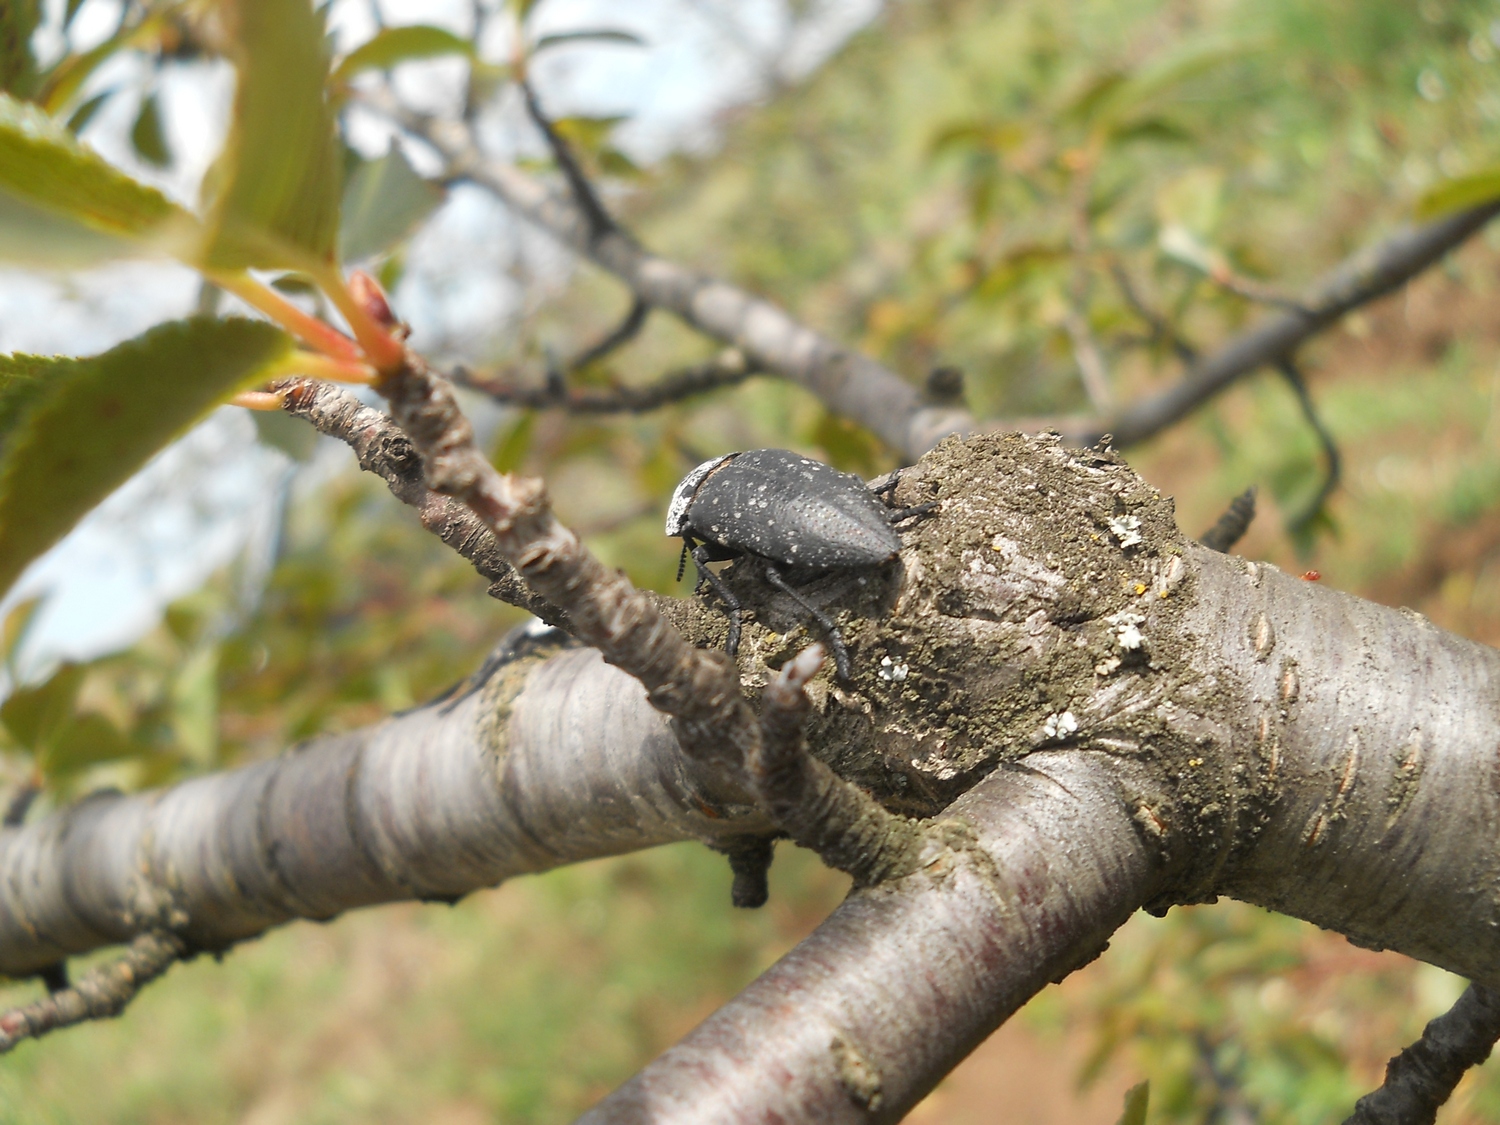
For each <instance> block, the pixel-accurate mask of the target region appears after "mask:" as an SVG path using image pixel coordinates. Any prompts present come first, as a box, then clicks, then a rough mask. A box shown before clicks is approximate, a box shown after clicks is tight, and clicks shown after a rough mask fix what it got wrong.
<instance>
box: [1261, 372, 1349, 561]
mask: <svg viewBox="0 0 1500 1125" xmlns="http://www.w3.org/2000/svg"><path fill="white" fill-rule="evenodd" d="M1276 369H1277V370H1278V371H1280V372H1281V376H1282V378H1283V379H1285V380H1286V381H1287V384H1288V385H1289V386H1290V387H1291V388H1292V393H1293V394H1295V395H1296V396H1297V405H1298V406H1300V407H1301V408H1302V417H1303V418H1305V419H1307V424H1308V425H1309V426H1311V427H1312V429H1313V433H1315V434H1317V435H1318V444H1319V445H1321V446H1322V447H1323V482H1322V483H1321V484H1320V485H1318V491H1317V492H1316V493H1315V494H1314V495H1313V498H1312V499H1311V500H1309V501H1308V502H1307V505H1306V506H1305V507H1304V508H1303V509H1302V511H1300V512H1298V513H1297V514H1296V515H1295V516H1293V517H1292V518H1291V519H1289V520H1287V524H1286V528H1287V531H1288V532H1289V533H1290V534H1291V536H1292V538H1294V539H1295V538H1298V537H1299V536H1301V535H1302V534H1304V533H1305V532H1306V531H1307V529H1308V528H1309V527H1311V526H1312V523H1313V521H1314V520H1316V519H1317V518H1318V516H1319V515H1320V514H1321V513H1322V511H1323V505H1324V504H1326V503H1327V502H1328V498H1329V497H1330V496H1332V495H1333V491H1334V489H1336V488H1338V486H1339V479H1340V478H1341V477H1342V476H1343V471H1344V469H1343V466H1344V461H1343V457H1342V456H1341V455H1340V453H1339V447H1338V443H1337V442H1335V441H1334V440H1333V435H1332V434H1331V433H1329V432H1328V427H1327V426H1325V425H1324V424H1323V419H1322V418H1321V417H1320V416H1319V414H1318V409H1317V407H1316V406H1314V405H1313V400H1312V395H1311V394H1309V393H1308V390H1307V380H1306V379H1304V378H1303V377H1302V371H1301V369H1300V368H1299V367H1298V366H1297V363H1296V361H1295V360H1293V359H1292V358H1291V357H1290V356H1287V357H1285V358H1283V359H1282V360H1280V361H1279V362H1278V363H1277V364H1276Z"/></svg>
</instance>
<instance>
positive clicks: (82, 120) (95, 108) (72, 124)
mask: <svg viewBox="0 0 1500 1125" xmlns="http://www.w3.org/2000/svg"><path fill="white" fill-rule="evenodd" d="M114 96H115V88H114V87H113V86H111V87H110V88H109V89H108V90H104V91H102V92H101V93H98V94H95V95H94V96H93V97H92V98H90V99H89V100H88V101H86V102H84V103H83V104H82V105H81V106H79V107H78V108H77V109H75V110H74V111H73V113H72V115H71V116H69V118H68V132H70V133H72V134H73V135H74V136H77V135H78V134H79V133H81V132H83V131H84V130H85V129H86V128H88V124H89V122H90V121H92V120H93V119H94V114H96V113H98V112H99V111H100V110H101V109H103V108H104V103H105V102H107V101H109V99H110V98H112V97H114Z"/></svg>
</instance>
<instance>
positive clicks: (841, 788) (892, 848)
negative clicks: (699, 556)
mask: <svg viewBox="0 0 1500 1125" xmlns="http://www.w3.org/2000/svg"><path fill="white" fill-rule="evenodd" d="M823 657H824V650H823V646H822V645H820V644H814V645H810V646H808V647H807V648H806V649H803V651H802V652H801V653H800V654H798V655H797V656H796V657H795V658H794V659H793V660H790V661H788V662H787V663H786V664H784V665H783V666H782V668H781V671H780V672H779V673H778V674H777V675H776V678H775V679H773V680H772V681H771V682H770V683H769V684H767V685H766V690H765V692H764V693H763V694H762V696H761V716H760V724H761V738H760V745H759V747H758V752H757V753H756V755H755V756H754V757H753V758H752V759H751V760H750V782H751V785H752V786H753V788H754V790H755V795H756V797H757V799H758V803H759V804H760V807H761V808H762V809H763V810H764V811H765V812H766V813H767V814H768V815H769V816H770V817H771V820H772V821H773V822H774V823H775V824H776V826H777V827H778V828H780V829H781V830H782V831H784V832H786V834H787V835H789V836H790V837H791V838H792V839H793V840H795V841H796V842H797V843H798V844H801V845H802V846H803V847H805V848H808V849H809V850H811V851H815V852H817V853H818V855H819V856H821V857H822V859H823V862H824V863H826V864H828V866H830V867H833V868H836V869H838V870H840V871H845V872H848V873H849V874H850V875H853V876H854V880H855V882H856V883H857V884H859V885H861V886H869V885H872V884H875V883H881V882H884V881H885V880H887V879H892V878H899V877H900V876H902V875H905V874H907V873H908V872H910V871H912V870H914V869H915V866H916V863H917V857H918V855H919V854H920V853H921V851H922V848H923V845H924V844H925V843H926V835H925V833H924V831H923V828H922V825H921V824H919V823H918V822H916V821H912V820H909V819H907V818H906V817H903V816H899V815H897V814H896V813H893V812H889V811H887V810H886V809H885V808H884V807H882V806H881V804H880V803H879V802H878V801H876V800H875V798H874V797H872V796H870V794H868V793H866V792H865V791H864V790H863V789H860V788H859V787H858V786H856V785H854V784H852V783H851V782H848V781H845V780H844V779H843V778H841V777H839V775H838V774H836V773H834V772H833V771H832V770H831V769H829V768H828V766H827V765H825V764H824V763H823V762H820V761H819V760H818V759H816V758H814V757H812V756H811V755H809V754H808V753H807V746H806V744H805V742H804V740H803V728H804V727H805V725H806V723H807V718H808V715H809V713H810V712H811V710H812V704H811V702H810V701H809V700H808V698H807V694H806V692H804V691H803V688H804V687H805V686H806V684H807V682H808V680H810V679H812V677H813V676H814V675H816V674H817V671H818V669H819V667H821V666H822V663H823Z"/></svg>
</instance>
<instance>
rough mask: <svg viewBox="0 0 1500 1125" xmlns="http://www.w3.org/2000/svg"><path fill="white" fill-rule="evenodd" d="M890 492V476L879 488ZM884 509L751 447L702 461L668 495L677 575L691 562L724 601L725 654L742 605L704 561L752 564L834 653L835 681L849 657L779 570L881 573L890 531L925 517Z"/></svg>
mask: <svg viewBox="0 0 1500 1125" xmlns="http://www.w3.org/2000/svg"><path fill="white" fill-rule="evenodd" d="M894 486H895V480H894V479H893V480H892V481H891V483H890V484H888V485H887V486H886V490H889V489H890V488H893V487H894ZM933 507H935V505H934V504H923V505H920V506H918V507H916V508H906V509H898V510H896V511H892V510H891V509H889V508H887V507H886V506H885V505H884V504H883V503H881V501H880V500H879V498H878V497H877V494H876V493H875V492H873V491H871V490H870V488H868V487H867V486H866V485H865V482H864V481H862V480H860V478H859V477H857V476H854V475H852V474H850V473H841V472H839V471H838V470H837V469H834V468H832V467H830V466H828V465H825V464H823V463H822V462H821V461H814V460H812V459H811V458H808V457H803V456H801V455H799V454H796V453H793V452H791V451H790V450H787V449H752V450H750V451H748V452H745V453H727V454H725V455H724V456H722V457H715V458H713V459H712V460H710V461H705V462H703V464H701V465H699V466H698V467H697V468H696V469H694V470H693V471H692V472H690V473H688V475H687V476H685V477H683V478H682V483H680V484H679V485H678V486H677V490H676V491H675V492H673V493H672V503H671V504H670V505H669V506H668V508H667V534H668V535H671V536H680V537H681V539H682V561H681V562H680V563H679V564H678V567H677V577H678V578H679V579H680V578H681V577H682V571H683V568H684V567H686V565H687V559H688V556H689V555H691V556H692V559H693V562H694V563H695V564H696V566H697V568H698V575H699V578H700V580H701V581H702V582H706V583H707V584H708V585H709V586H710V587H711V588H712V589H713V591H714V593H716V594H718V595H719V597H720V599H722V600H723V602H724V605H725V607H726V610H727V612H728V615H729V643H728V644H727V645H726V646H725V647H726V648H727V650H728V652H729V655H730V656H733V655H734V654H735V651H736V650H737V649H738V648H739V640H740V603H739V600H738V599H737V598H736V597H735V596H734V595H733V594H732V593H730V591H729V589H728V587H726V586H725V585H724V584H723V583H722V582H721V581H719V579H718V577H717V576H716V575H715V574H714V573H713V572H712V571H711V570H709V569H708V565H707V564H708V563H711V562H722V561H724V560H726V559H734V558H741V557H745V556H750V557H753V558H755V559H757V560H759V561H760V563H761V564H762V566H763V568H764V570H765V575H766V579H767V580H768V581H769V582H770V583H771V585H773V586H775V587H776V588H777V589H778V590H780V591H781V592H782V593H784V594H786V595H787V596H788V597H790V598H791V599H792V600H793V601H795V602H796V603H797V604H798V605H800V606H801V607H802V608H803V609H805V610H806V611H807V613H808V615H809V616H811V617H812V618H813V619H814V620H815V621H817V623H818V624H819V625H821V626H822V627H823V630H824V632H826V633H827V634H828V640H829V642H830V644H831V646H832V648H833V655H834V662H835V664H836V666H837V669H838V676H839V679H840V680H845V681H847V680H848V679H849V653H848V651H847V650H846V649H845V648H844V640H843V637H841V636H840V635H839V631H838V627H837V626H836V625H834V623H833V620H832V619H831V618H830V617H829V616H828V615H827V614H826V613H824V612H823V611H822V610H820V609H818V608H817V607H816V606H814V605H811V604H809V603H808V602H807V601H805V600H804V599H803V598H802V597H801V596H800V595H799V594H798V593H797V592H796V591H795V590H793V589H792V588H791V585H790V584H789V583H788V581H787V579H786V577H785V576H784V575H783V574H782V573H781V571H780V569H779V568H781V567H786V568H788V569H790V570H792V571H794V572H796V573H797V574H798V575H799V576H805V575H811V574H816V573H821V572H824V571H829V570H863V569H866V568H872V567H877V566H880V565H881V564H882V563H886V562H889V561H890V560H891V559H893V558H895V557H896V555H897V553H898V552H899V551H900V550H901V536H900V535H899V534H898V533H897V532H896V529H895V528H894V527H893V526H892V525H893V524H895V523H899V522H901V521H902V520H904V519H907V518H909V517H910V516H914V515H919V514H921V513H923V512H927V511H930V510H932V508H933Z"/></svg>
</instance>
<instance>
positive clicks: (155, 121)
mask: <svg viewBox="0 0 1500 1125" xmlns="http://www.w3.org/2000/svg"><path fill="white" fill-rule="evenodd" d="M130 147H131V148H133V149H135V153H136V155H137V156H139V157H140V158H141V159H142V160H144V161H145V162H146V163H147V164H154V165H156V166H157V167H158V168H165V167H166V166H167V165H168V164H170V163H172V150H171V149H169V148H168V147H167V135H166V131H165V130H164V129H163V128H162V124H161V106H160V105H159V104H158V103H157V100H156V95H155V94H151V95H149V96H148V97H145V98H142V99H141V108H140V111H139V112H138V113H137V114H136V115H135V124H134V125H133V126H131V129H130Z"/></svg>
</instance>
